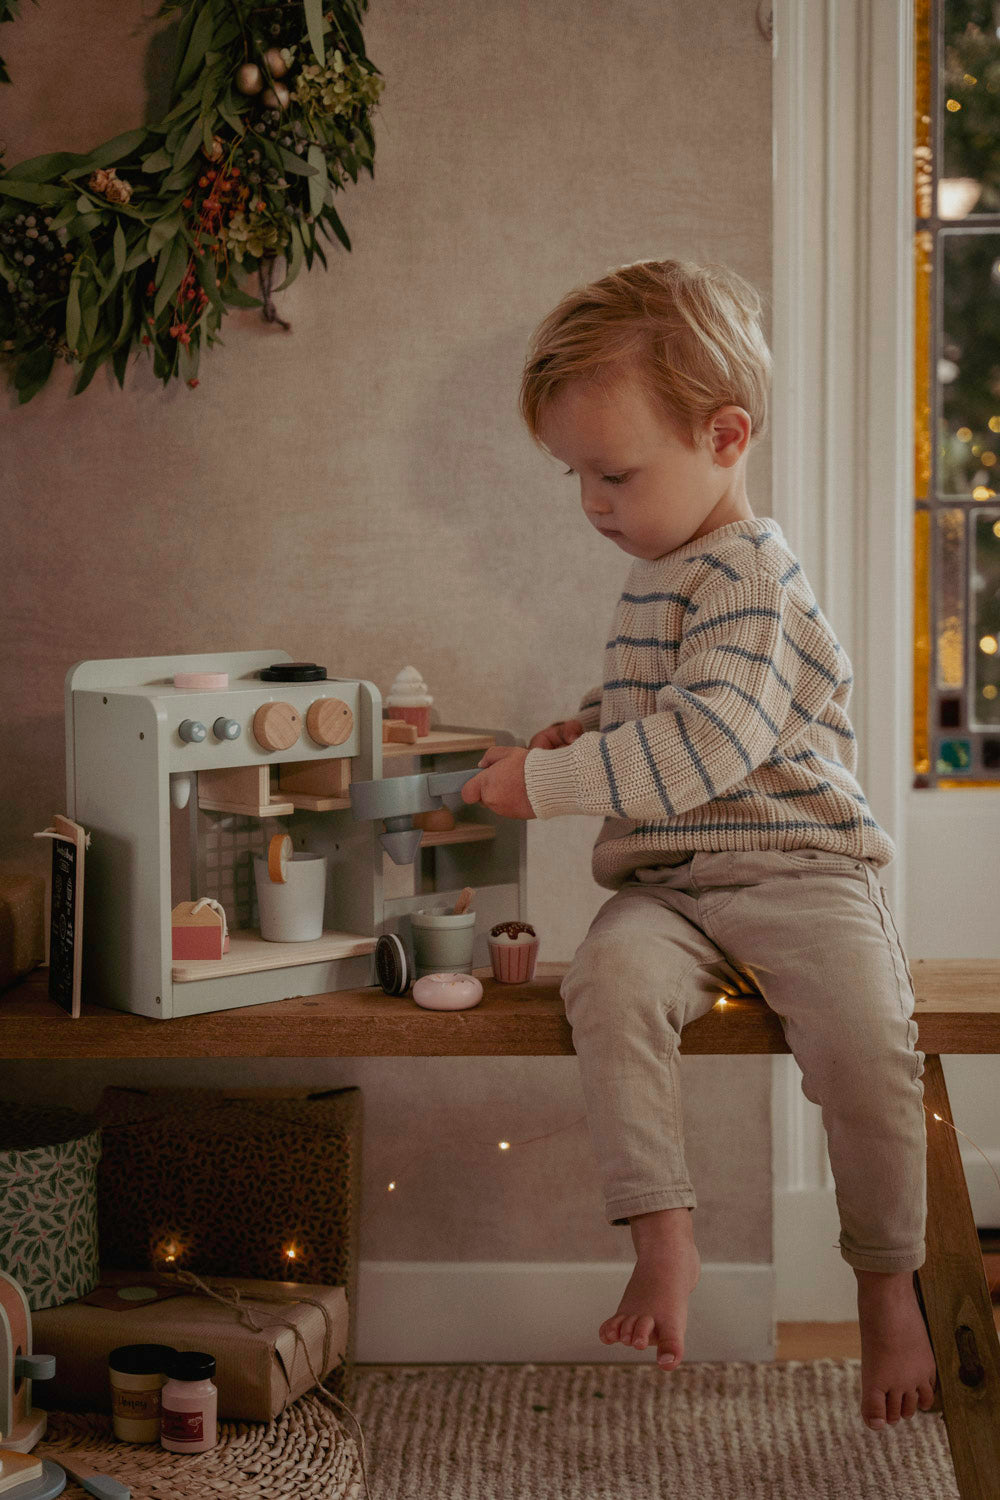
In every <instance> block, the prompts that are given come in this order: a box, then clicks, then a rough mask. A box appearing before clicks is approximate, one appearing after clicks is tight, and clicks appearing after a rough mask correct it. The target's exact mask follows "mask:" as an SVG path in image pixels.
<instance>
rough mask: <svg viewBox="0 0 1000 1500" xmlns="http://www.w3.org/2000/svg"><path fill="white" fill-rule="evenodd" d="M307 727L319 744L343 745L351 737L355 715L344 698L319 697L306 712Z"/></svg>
mask: <svg viewBox="0 0 1000 1500" xmlns="http://www.w3.org/2000/svg"><path fill="white" fill-rule="evenodd" d="M306 728H307V729H308V731H309V733H310V735H311V736H312V738H313V739H314V740H315V741H316V743H317V745H342V744H343V743H344V741H345V740H346V739H350V736H351V731H352V729H353V728H354V715H353V714H352V713H351V710H350V708H349V706H348V705H347V704H346V703H345V702H344V700H343V698H317V699H316V700H315V702H314V703H310V705H309V708H308V710H307V712H306Z"/></svg>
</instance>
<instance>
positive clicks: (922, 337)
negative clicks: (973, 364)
mask: <svg viewBox="0 0 1000 1500" xmlns="http://www.w3.org/2000/svg"><path fill="white" fill-rule="evenodd" d="M933 249H934V241H933V238H932V236H931V232H930V230H929V229H918V230H917V232H916V234H915V235H914V237H913V254H914V267H913V302H914V306H913V324H914V328H913V362H914V372H913V478H914V485H915V494H916V497H917V499H918V500H926V499H927V495H928V491H929V490H930V483H931V256H932V254H933Z"/></svg>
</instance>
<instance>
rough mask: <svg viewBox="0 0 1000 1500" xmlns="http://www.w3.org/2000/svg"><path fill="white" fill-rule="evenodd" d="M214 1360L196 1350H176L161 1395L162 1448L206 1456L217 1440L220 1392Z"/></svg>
mask: <svg viewBox="0 0 1000 1500" xmlns="http://www.w3.org/2000/svg"><path fill="white" fill-rule="evenodd" d="M214 1374H215V1360H214V1359H213V1357H212V1355H211V1354H202V1353H199V1352H197V1351H196V1350H194V1349H183V1350H179V1351H175V1352H174V1354H173V1357H172V1359H171V1360H170V1361H169V1363H168V1365H167V1383H166V1385H165V1386H164V1387H163V1390H162V1392H161V1396H160V1406H161V1412H160V1445H161V1447H163V1448H166V1449H167V1450H168V1451H169V1452H171V1453H206V1452H207V1451H208V1449H209V1448H214V1447H215V1444H216V1441H217V1425H216V1414H217V1411H218V1404H219V1392H218V1390H217V1388H216V1386H215V1385H214V1384H213V1382H212V1376H213V1375H214Z"/></svg>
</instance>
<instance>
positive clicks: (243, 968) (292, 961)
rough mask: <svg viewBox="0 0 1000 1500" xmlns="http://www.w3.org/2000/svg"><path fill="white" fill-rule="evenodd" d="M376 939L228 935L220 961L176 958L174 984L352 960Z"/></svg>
mask: <svg viewBox="0 0 1000 1500" xmlns="http://www.w3.org/2000/svg"><path fill="white" fill-rule="evenodd" d="M374 951H375V939H374V938H370V937H363V936H361V935H360V934H359V933H354V932H324V934H323V936H322V937H320V938H315V939H313V940H312V941H310V942H304V943H271V942H268V941H267V940H266V939H265V938H262V937H261V935H260V933H259V932H253V931H249V932H231V933H230V934H229V952H228V953H224V954H223V956H222V957H221V958H186V959H179V960H177V961H176V962H175V963H174V965H173V978H174V982H175V983H177V984H190V983H192V982H193V981H194V980H197V979H222V978H226V977H227V976H228V975H230V974H256V973H257V972H258V971H260V970H262V969H288V968H294V967H295V965H296V964H312V963H316V962H317V961H318V960H320V959H331V958H354V957H356V956H357V955H359V954H364V953H373V952H374Z"/></svg>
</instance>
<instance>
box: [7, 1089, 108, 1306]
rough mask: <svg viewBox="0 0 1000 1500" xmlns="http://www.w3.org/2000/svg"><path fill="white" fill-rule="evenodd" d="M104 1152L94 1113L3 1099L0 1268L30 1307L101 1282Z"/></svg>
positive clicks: (67, 1298) (80, 1293)
mask: <svg viewBox="0 0 1000 1500" xmlns="http://www.w3.org/2000/svg"><path fill="white" fill-rule="evenodd" d="M100 1155H101V1132H100V1130H99V1129H98V1126H97V1123H96V1121H95V1120H94V1119H92V1118H91V1117H90V1116H89V1115H82V1114H79V1113H77V1111H76V1110H72V1109H60V1108H56V1107H49V1106H46V1107H38V1106H35V1105H18V1104H7V1103H4V1102H2V1101H0V1271H6V1272H7V1274H8V1276H13V1278H14V1280H15V1281H17V1282H19V1283H20V1285H21V1286H22V1287H23V1289H24V1293H25V1295H26V1297H27V1299H28V1306H29V1307H30V1308H31V1310H32V1312H37V1311H38V1310H39V1309H40V1308H43V1307H52V1306H54V1305H55V1304H56V1303H59V1302H67V1301H70V1300H71V1299H73V1298H74V1297H81V1296H83V1295H84V1293H86V1292H89V1291H90V1289H91V1288H92V1287H94V1286H96V1284H97V1275H98V1255H97V1163H98V1160H99V1158H100Z"/></svg>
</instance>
